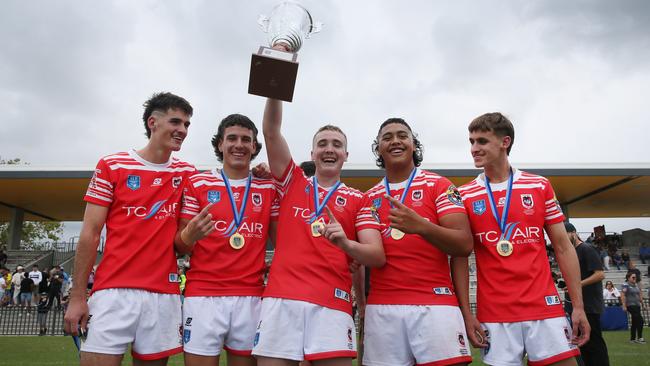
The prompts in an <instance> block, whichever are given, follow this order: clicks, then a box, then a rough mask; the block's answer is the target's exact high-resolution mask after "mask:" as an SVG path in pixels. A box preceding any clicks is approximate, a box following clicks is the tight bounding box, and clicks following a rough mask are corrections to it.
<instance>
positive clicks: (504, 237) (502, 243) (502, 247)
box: [485, 169, 518, 257]
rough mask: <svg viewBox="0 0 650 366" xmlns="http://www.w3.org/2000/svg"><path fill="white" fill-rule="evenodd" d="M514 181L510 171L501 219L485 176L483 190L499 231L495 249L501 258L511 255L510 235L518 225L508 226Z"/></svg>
mask: <svg viewBox="0 0 650 366" xmlns="http://www.w3.org/2000/svg"><path fill="white" fill-rule="evenodd" d="M513 180H514V174H513V173H512V169H510V176H509V177H508V188H507V189H506V200H505V203H504V206H503V212H502V213H501V218H499V211H498V210H497V205H496V202H494V194H493V193H492V188H491V187H490V178H488V177H487V175H486V176H485V190H486V191H487V196H488V201H489V202H490V208H491V209H492V216H494V219H495V220H496V222H497V225H498V226H499V230H500V231H501V236H500V237H499V242H498V243H497V246H496V249H497V253H499V255H500V256H502V257H507V256H509V255H511V254H512V252H513V250H514V246H513V245H512V242H511V241H510V237H511V236H512V233H513V231H514V229H515V227H517V224H518V223H516V222H515V223H510V224H508V223H507V222H508V211H509V210H510V198H511V197H512V182H513Z"/></svg>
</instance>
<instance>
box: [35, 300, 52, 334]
mask: <svg viewBox="0 0 650 366" xmlns="http://www.w3.org/2000/svg"><path fill="white" fill-rule="evenodd" d="M40 295H41V296H40V300H39V302H38V306H37V307H36V313H37V314H36V323H38V335H39V336H44V335H45V333H47V328H46V327H45V326H46V322H47V313H48V312H49V311H50V306H49V305H48V294H47V293H45V292H44V293H42V294H40Z"/></svg>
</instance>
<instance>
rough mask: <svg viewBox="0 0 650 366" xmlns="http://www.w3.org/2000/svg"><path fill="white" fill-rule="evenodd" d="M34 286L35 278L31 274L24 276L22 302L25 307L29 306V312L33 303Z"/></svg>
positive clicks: (21, 291)
mask: <svg viewBox="0 0 650 366" xmlns="http://www.w3.org/2000/svg"><path fill="white" fill-rule="evenodd" d="M39 273H40V272H39ZM34 287H36V286H35V285H34V280H33V279H31V278H30V277H29V276H25V277H23V280H22V281H21V282H20V304H21V305H22V306H23V308H25V307H27V311H28V312H29V307H30V306H31V304H32V291H33V289H34Z"/></svg>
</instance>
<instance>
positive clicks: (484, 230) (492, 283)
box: [459, 113, 589, 365]
mask: <svg viewBox="0 0 650 366" xmlns="http://www.w3.org/2000/svg"><path fill="white" fill-rule="evenodd" d="M468 129H469V142H470V144H471V153H472V158H473V159H474V165H475V166H476V167H477V168H482V169H483V173H482V174H480V175H479V176H478V177H477V178H476V179H474V180H473V181H472V182H470V183H468V184H466V185H464V186H462V187H460V188H459V190H460V193H461V196H462V197H463V203H464V205H465V208H466V209H467V213H468V215H469V219H470V224H471V227H472V233H473V235H474V252H475V253H476V266H477V273H478V293H477V311H478V313H477V318H478V321H480V322H481V323H480V324H479V322H478V321H477V320H476V318H474V316H472V314H471V312H470V311H469V303H468V302H463V303H462V304H461V307H462V308H463V315H464V317H465V322H466V327H467V332H468V335H469V337H470V339H471V341H472V343H473V344H474V345H475V346H478V347H481V348H483V352H482V354H483V360H484V362H485V363H487V364H489V365H520V364H521V362H522V360H523V358H524V356H525V355H526V354H527V355H528V364H529V365H575V361H574V359H573V357H574V356H575V355H577V354H579V351H578V349H577V347H576V346H581V345H583V344H584V343H585V342H586V341H587V340H588V339H589V323H588V322H587V318H586V316H585V312H584V309H583V302H582V291H581V288H580V272H579V270H580V267H579V266H578V259H577V256H576V252H575V249H574V248H573V245H571V242H570V241H569V237H568V236H567V233H566V230H565V228H564V224H563V221H564V215H563V214H562V211H561V210H560V207H559V204H558V202H557V199H556V198H555V193H554V192H553V188H552V187H551V184H550V183H549V181H548V179H546V178H544V177H541V176H538V175H534V174H530V173H527V172H522V171H520V170H517V169H515V168H513V167H512V166H511V165H510V162H509V161H508V155H509V153H510V149H511V148H512V144H513V142H514V138H515V132H514V127H513V126H512V123H511V122H510V121H509V120H508V119H507V118H506V117H505V116H503V115H502V114H501V113H487V114H484V115H482V116H479V117H477V118H476V119H474V120H473V121H472V122H471V123H470V125H469V128H468ZM544 231H546V233H547V234H548V237H549V238H550V239H551V243H552V244H553V249H554V250H555V255H556V258H557V262H558V264H559V265H560V270H561V271H562V274H563V277H564V279H565V280H566V283H567V287H568V289H569V293H570V294H571V298H572V299H573V306H574V309H573V319H572V320H573V324H569V323H568V321H567V319H566V317H565V315H564V310H563V309H562V302H561V301H560V297H559V296H558V293H557V290H556V288H555V285H554V283H553V279H552V278H551V273H550V268H549V266H548V258H547V255H546V245H545V239H544ZM465 298H467V297H465Z"/></svg>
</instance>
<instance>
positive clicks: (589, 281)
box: [580, 271, 605, 287]
mask: <svg viewBox="0 0 650 366" xmlns="http://www.w3.org/2000/svg"><path fill="white" fill-rule="evenodd" d="M603 279H605V273H603V271H594V273H592V274H591V276H589V277H587V278H585V279H584V280H582V281H580V286H582V287H585V286H588V285H593V284H594V283H597V282H600V281H602V280H603Z"/></svg>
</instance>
